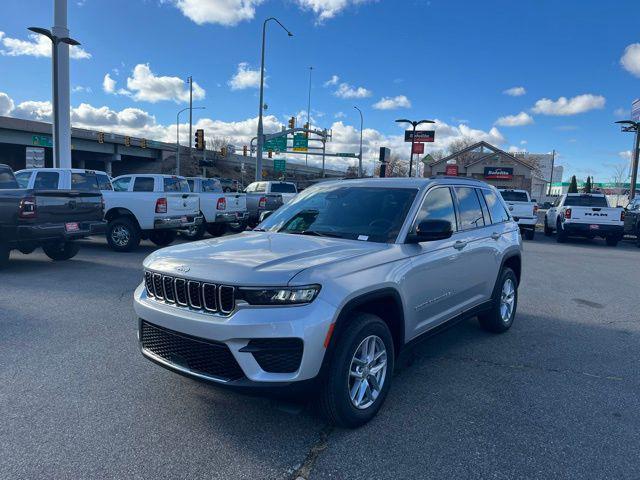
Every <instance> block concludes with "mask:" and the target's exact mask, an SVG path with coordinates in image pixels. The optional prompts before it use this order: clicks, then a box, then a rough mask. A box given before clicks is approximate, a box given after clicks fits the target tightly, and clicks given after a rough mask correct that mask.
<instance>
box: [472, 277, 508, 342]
mask: <svg viewBox="0 0 640 480" xmlns="http://www.w3.org/2000/svg"><path fill="white" fill-rule="evenodd" d="M517 308H518V278H517V277H516V274H515V273H514V271H513V270H511V269H510V268H508V267H506V268H504V269H503V270H502V273H501V274H500V278H499V279H498V283H497V285H496V289H495V291H494V293H493V301H492V306H491V309H489V310H487V311H486V312H483V313H481V314H480V315H478V321H479V322H480V326H482V328H484V329H485V330H488V331H489V332H493V333H502V332H506V331H507V330H509V329H510V328H511V325H512V324H513V319H514V317H515V316H516V309H517Z"/></svg>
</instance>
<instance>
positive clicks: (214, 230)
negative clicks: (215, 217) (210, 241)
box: [207, 223, 227, 237]
mask: <svg viewBox="0 0 640 480" xmlns="http://www.w3.org/2000/svg"><path fill="white" fill-rule="evenodd" d="M226 231H227V224H226V223H208V224H207V232H209V235H211V236H213V237H220V236H222V235H224V234H225V233H226Z"/></svg>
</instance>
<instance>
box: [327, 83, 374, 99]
mask: <svg viewBox="0 0 640 480" xmlns="http://www.w3.org/2000/svg"><path fill="white" fill-rule="evenodd" d="M333 94H334V95H335V96H336V97H340V98H366V97H370V96H371V91H370V90H367V89H366V88H364V87H357V88H356V87H352V86H351V85H349V84H348V83H341V84H340V86H339V87H338V89H337V90H336V91H335V92H333Z"/></svg>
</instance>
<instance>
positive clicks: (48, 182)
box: [33, 172, 60, 190]
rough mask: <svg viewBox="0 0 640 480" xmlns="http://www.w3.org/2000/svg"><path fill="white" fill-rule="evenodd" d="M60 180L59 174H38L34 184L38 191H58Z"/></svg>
mask: <svg viewBox="0 0 640 480" xmlns="http://www.w3.org/2000/svg"><path fill="white" fill-rule="evenodd" d="M59 179H60V174H59V173H58V172H38V173H37V174H36V179H35V181H34V182H33V188H35V189H38V190H43V189H50V190H51V189H53V190H57V189H58V180H59Z"/></svg>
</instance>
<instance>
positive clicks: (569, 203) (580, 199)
mask: <svg viewBox="0 0 640 480" xmlns="http://www.w3.org/2000/svg"><path fill="white" fill-rule="evenodd" d="M564 205H565V207H605V208H606V207H608V206H609V205H607V199H606V198H605V197H593V196H591V195H580V196H577V195H576V196H573V195H569V196H567V199H566V200H565V201H564Z"/></svg>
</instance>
